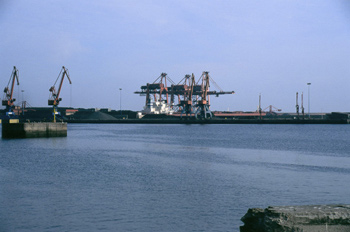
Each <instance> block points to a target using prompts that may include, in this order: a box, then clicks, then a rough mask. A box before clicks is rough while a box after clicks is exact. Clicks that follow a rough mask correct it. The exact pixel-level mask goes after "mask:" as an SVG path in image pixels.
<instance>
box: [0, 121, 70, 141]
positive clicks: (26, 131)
mask: <svg viewBox="0 0 350 232" xmlns="http://www.w3.org/2000/svg"><path fill="white" fill-rule="evenodd" d="M39 137H67V123H53V122H39V123H36V122H22V123H5V122H4V121H3V123H2V138H39Z"/></svg>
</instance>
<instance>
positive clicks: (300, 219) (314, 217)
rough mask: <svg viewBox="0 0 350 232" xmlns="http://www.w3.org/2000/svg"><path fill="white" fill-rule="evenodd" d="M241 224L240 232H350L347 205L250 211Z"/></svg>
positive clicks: (348, 208) (282, 207)
mask: <svg viewBox="0 0 350 232" xmlns="http://www.w3.org/2000/svg"><path fill="white" fill-rule="evenodd" d="M241 220H242V221H243V222H244V226H241V227H240V231H241V232H323V231H324V232H336V231H337V232H350V205H307V206H274V207H271V206H270V207H268V208H266V209H259V208H253V209H249V210H248V212H247V213H246V215H244V216H243V217H242V219H241Z"/></svg>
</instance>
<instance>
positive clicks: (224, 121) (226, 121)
mask: <svg viewBox="0 0 350 232" xmlns="http://www.w3.org/2000/svg"><path fill="white" fill-rule="evenodd" d="M66 122H68V123H100V124H106V123H107V124H348V123H349V122H348V121H347V120H330V119H309V120H296V119H210V120H195V119H117V120H96V119H80V120H67V121H66Z"/></svg>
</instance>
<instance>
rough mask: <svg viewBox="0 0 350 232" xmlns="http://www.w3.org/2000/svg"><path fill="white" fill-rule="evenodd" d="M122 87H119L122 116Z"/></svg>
mask: <svg viewBox="0 0 350 232" xmlns="http://www.w3.org/2000/svg"><path fill="white" fill-rule="evenodd" d="M122 90H123V89H122V88H119V96H120V97H119V100H120V104H119V106H120V118H122Z"/></svg>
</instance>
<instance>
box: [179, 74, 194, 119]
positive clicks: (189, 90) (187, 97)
mask: <svg viewBox="0 0 350 232" xmlns="http://www.w3.org/2000/svg"><path fill="white" fill-rule="evenodd" d="M190 77H191V81H189V84H191V86H190V87H189V86H187V85H186V80H188V79H189V78H190ZM184 79H185V82H184V85H183V86H184V89H183V90H184V91H183V100H180V97H179V102H180V103H179V106H180V107H182V111H181V116H182V114H184V113H185V114H186V116H188V115H189V114H190V115H191V114H192V113H193V101H192V96H193V87H194V84H195V82H196V81H195V78H194V74H193V73H192V76H190V75H186V76H185V78H184Z"/></svg>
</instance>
